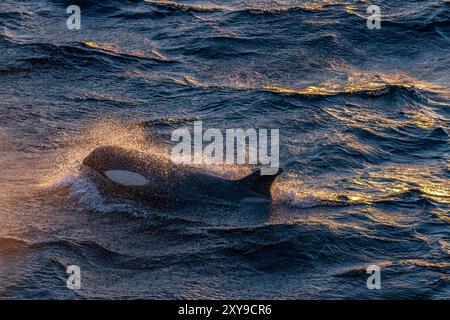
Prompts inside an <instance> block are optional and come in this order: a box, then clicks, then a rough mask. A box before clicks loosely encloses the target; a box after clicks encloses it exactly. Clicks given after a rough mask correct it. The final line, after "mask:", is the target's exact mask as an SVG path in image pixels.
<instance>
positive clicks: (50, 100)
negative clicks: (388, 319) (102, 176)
mask: <svg viewBox="0 0 450 320" xmlns="http://www.w3.org/2000/svg"><path fill="white" fill-rule="evenodd" d="M69 4H70V3H69V2H68V1H62V0H36V1H11V0H4V1H2V2H1V3H0V155H1V157H0V205H1V206H0V297H1V298H26V299H36V298H39V299H54V298H79V299H85V298H123V299H129V298H148V299H150V298H153V299H162V298H169V299H171V298H190V299H195V298H273V299H280V298H283V299H320V298H325V299H330V298H338V299H339V298H351V299H364V298H370V299H398V298H417V299H449V298H450V232H449V224H450V212H449V204H450V186H449V180H450V179H449V178H450V166H449V151H450V148H449V129H450V126H449V119H450V73H449V71H450V54H449V52H450V51H449V49H450V3H448V2H446V1H442V0H440V1H438V0H435V1H418V0H414V1H394V0H389V1H387V0H380V1H377V3H376V4H378V5H379V6H380V7H381V10H382V18H383V21H382V24H381V29H380V30H369V29H368V28H367V26H366V17H367V13H366V9H367V7H368V6H369V5H370V4H371V3H369V2H368V1H326V0H322V1H321V0H317V1H300V0H299V1H294V0H293V1H283V0H280V1H268V0H267V1H263V0H256V1H243V0H242V1H239V0H225V1H195V0H188V1H139V0H135V1H126V0H108V1H78V4H79V5H80V7H81V11H82V12H81V14H82V28H81V30H78V31H69V30H67V27H66V19H67V17H68V14H66V8H67V6H68V5H69ZM194 120H202V121H203V124H204V126H205V127H209V128H219V129H225V128H250V127H255V128H279V129H280V144H281V150H280V152H281V163H282V165H283V167H284V169H285V172H284V173H283V175H282V177H281V179H280V180H278V181H277V182H276V183H275V185H274V186H273V188H272V193H273V198H274V199H273V202H272V203H271V204H267V203H263V204H261V203H245V202H239V203H220V204H210V203H201V202H200V203H198V202H197V203H192V205H184V206H178V207H173V208H155V207H152V206H151V205H143V204H139V203H135V202H132V201H129V200H122V199H117V198H113V197H107V196H105V195H104V194H102V193H101V192H99V190H98V189H97V188H96V186H95V185H93V184H92V183H91V182H90V180H89V179H87V178H85V177H83V175H82V174H81V173H80V163H81V161H82V160H83V158H84V157H85V156H86V155H87V154H88V153H89V152H90V151H91V150H93V149H94V148H95V147H96V146H99V145H104V144H112V145H118V146H122V147H127V148H135V149H138V150H141V151H144V152H148V153H149V156H151V154H152V153H153V154H154V153H157V154H168V152H169V150H170V135H171V133H172V130H174V129H176V128H180V127H186V126H187V127H192V124H193V121H194ZM205 170H212V171H214V172H216V173H218V174H222V175H224V176H226V177H231V178H237V177H242V176H244V175H246V174H248V173H249V172H250V170H251V168H249V167H247V166H245V167H237V166H225V167H218V168H217V167H212V168H211V167H208V168H205ZM199 197H200V198H201V195H199ZM73 264H75V265H79V266H80V268H81V271H82V289H81V290H78V291H72V290H69V289H67V287H66V277H67V274H66V267H67V266H68V265H73ZM372 264H376V265H379V266H380V267H381V268H382V271H381V279H382V288H381V290H368V289H367V287H366V280H367V277H368V275H367V274H366V268H367V266H368V265H372Z"/></svg>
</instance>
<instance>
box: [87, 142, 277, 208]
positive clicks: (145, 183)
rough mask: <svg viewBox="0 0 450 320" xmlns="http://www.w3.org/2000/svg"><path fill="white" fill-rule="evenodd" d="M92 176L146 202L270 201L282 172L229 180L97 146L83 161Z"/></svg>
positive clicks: (106, 188)
mask: <svg viewBox="0 0 450 320" xmlns="http://www.w3.org/2000/svg"><path fill="white" fill-rule="evenodd" d="M82 164H83V167H86V168H88V170H89V172H90V173H92V174H90V177H91V179H92V180H93V181H94V182H95V183H96V184H97V185H98V186H99V187H101V189H102V191H103V192H106V193H108V194H110V195H119V196H122V197H127V198H131V199H133V200H139V201H144V202H154V201H159V202H160V201H161V200H163V201H168V202H172V201H187V202H189V201H196V200H199V201H201V200H202V199H211V198H214V199H225V200H243V199H246V198H256V199H261V200H266V201H270V200H271V193H270V189H271V186H272V184H273V182H274V180H275V179H276V177H277V176H278V175H279V174H280V173H281V172H282V171H283V170H282V169H281V168H279V169H278V171H277V172H276V173H275V174H274V175H261V172H260V170H256V171H254V172H253V173H252V174H250V175H248V176H246V177H243V178H242V179H238V180H228V179H225V178H222V177H219V176H216V175H214V174H211V173H208V172H204V171H201V170H199V169H196V168H193V167H189V166H185V165H176V164H174V163H173V162H172V161H170V159H167V158H165V157H160V156H152V155H149V154H147V153H143V152H140V151H137V150H132V149H124V148H120V147H115V146H101V147H97V148H96V149H94V150H93V151H92V152H91V153H90V154H89V155H88V156H87V157H86V158H85V159H84V160H83V163H82Z"/></svg>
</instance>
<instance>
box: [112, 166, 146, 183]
mask: <svg viewBox="0 0 450 320" xmlns="http://www.w3.org/2000/svg"><path fill="white" fill-rule="evenodd" d="M105 176H107V177H108V179H109V180H112V181H114V182H116V183H119V184H121V185H124V186H130V187H131V186H144V185H146V184H148V183H149V181H148V180H147V179H146V178H145V177H144V176H142V175H140V174H139V173H136V172H132V171H127V170H108V171H105Z"/></svg>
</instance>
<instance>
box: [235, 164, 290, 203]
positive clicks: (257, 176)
mask: <svg viewBox="0 0 450 320" xmlns="http://www.w3.org/2000/svg"><path fill="white" fill-rule="evenodd" d="M282 172H283V169H281V168H278V170H277V171H276V172H275V174H272V175H261V169H257V170H255V171H254V172H253V173H252V174H250V175H248V176H246V177H244V178H242V179H239V180H237V181H238V182H239V183H240V184H244V185H247V186H248V187H250V189H251V190H252V191H254V192H256V193H257V194H259V195H261V196H264V197H266V198H270V187H272V184H273V181H274V180H275V178H276V177H277V176H278V175H279V174H280V173H282Z"/></svg>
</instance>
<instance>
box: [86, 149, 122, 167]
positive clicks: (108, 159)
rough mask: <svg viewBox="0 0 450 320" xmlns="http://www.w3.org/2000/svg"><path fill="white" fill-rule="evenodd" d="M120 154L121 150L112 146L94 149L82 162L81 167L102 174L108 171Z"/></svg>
mask: <svg viewBox="0 0 450 320" xmlns="http://www.w3.org/2000/svg"><path fill="white" fill-rule="evenodd" d="M120 154H121V148H118V147H113V146H102V147H97V148H95V149H94V150H93V151H92V152H91V153H90V154H89V155H88V156H87V157H86V158H84V160H83V165H84V166H87V167H89V168H91V169H93V170H95V171H98V172H104V171H106V170H108V168H109V167H110V166H111V163H112V162H114V159H116V158H117V156H118V155H120Z"/></svg>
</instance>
